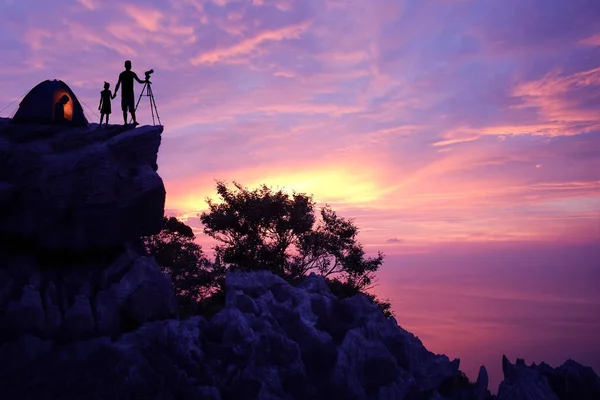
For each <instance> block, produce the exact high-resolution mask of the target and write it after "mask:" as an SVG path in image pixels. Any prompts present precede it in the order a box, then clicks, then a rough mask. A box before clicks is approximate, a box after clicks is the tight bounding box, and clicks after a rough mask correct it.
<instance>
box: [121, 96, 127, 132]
mask: <svg viewBox="0 0 600 400" xmlns="http://www.w3.org/2000/svg"><path fill="white" fill-rule="evenodd" d="M121 110H123V125H127V98H126V97H125V96H122V97H121Z"/></svg>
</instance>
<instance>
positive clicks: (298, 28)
mask: <svg viewBox="0 0 600 400" xmlns="http://www.w3.org/2000/svg"><path fill="white" fill-rule="evenodd" d="M309 25H310V23H309V22H302V23H299V24H296V25H291V26H286V27H283V28H279V29H274V30H270V31H265V32H262V33H260V34H258V35H256V36H254V37H251V38H247V39H244V40H242V41H240V42H238V43H236V44H234V45H232V46H228V47H224V48H218V49H214V50H210V51H206V52H203V53H201V54H200V55H198V56H196V57H194V58H192V59H191V60H190V62H191V63H192V64H193V65H200V64H205V63H216V62H219V61H221V60H224V59H228V58H231V57H234V56H239V55H245V54H248V53H250V52H251V51H253V50H255V49H256V48H257V47H258V46H260V45H261V44H263V43H265V42H269V41H282V40H285V39H293V38H298V37H299V36H300V35H301V34H302V33H303V32H304V31H306V29H307V28H308V27H309Z"/></svg>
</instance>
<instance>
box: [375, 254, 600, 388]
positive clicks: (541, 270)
mask: <svg viewBox="0 0 600 400" xmlns="http://www.w3.org/2000/svg"><path fill="white" fill-rule="evenodd" d="M378 283H379V286H377V287H376V288H375V290H374V291H375V292H376V293H378V294H380V295H381V296H382V297H384V298H385V297H387V298H389V299H390V300H391V301H392V304H393V309H394V312H395V314H396V319H397V320H398V323H399V324H400V325H401V326H402V327H403V328H405V329H407V330H409V331H410V332H412V333H413V334H415V335H417V336H418V337H419V338H420V339H421V340H422V341H423V343H424V344H425V346H426V347H427V348H428V349H429V350H431V351H433V352H435V353H444V354H446V355H448V356H449V357H450V358H451V359H452V358H455V357H456V358H460V360H461V369H462V370H463V371H464V372H466V373H467V375H468V376H469V378H471V379H472V380H474V379H476V377H477V372H478V370H479V366H480V365H482V364H483V365H485V366H486V368H487V369H488V372H489V374H490V390H491V391H492V392H493V393H495V392H497V388H498V384H499V383H500V381H501V380H502V365H501V360H502V354H506V356H507V357H508V358H509V359H510V360H511V361H512V362H513V363H514V361H515V358H517V357H520V358H524V359H525V361H526V362H527V363H528V364H529V363H531V362H538V363H539V362H541V361H546V362H547V363H548V364H550V365H551V366H553V367H556V366H559V365H560V364H562V363H563V362H564V361H566V360H567V359H568V358H572V359H574V360H576V361H578V362H580V363H582V364H586V365H589V366H591V367H592V368H594V370H595V371H596V373H600V287H599V286H600V244H593V245H587V246H547V248H544V247H541V246H537V248H530V249H520V248H519V247H517V246H512V247H509V248H504V249H501V248H496V249H484V248H480V249H476V250H473V248H471V249H469V250H466V249H463V251H459V250H456V249H455V250H453V251H448V250H446V251H444V250H438V251H436V252H435V253H430V254H408V255H394V256H387V257H386V261H385V265H384V267H383V268H382V271H381V273H380V274H379V282H378Z"/></svg>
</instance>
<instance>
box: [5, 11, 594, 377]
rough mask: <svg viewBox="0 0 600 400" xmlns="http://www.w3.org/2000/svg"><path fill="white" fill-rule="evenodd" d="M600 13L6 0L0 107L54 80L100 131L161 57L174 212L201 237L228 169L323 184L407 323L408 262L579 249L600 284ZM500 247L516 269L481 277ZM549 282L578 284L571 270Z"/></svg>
mask: <svg viewBox="0 0 600 400" xmlns="http://www.w3.org/2000/svg"><path fill="white" fill-rule="evenodd" d="M598 21H600V2H598V1H596V0H562V1H559V0H485V1H484V0H427V1H424V0H301V1H300V0H204V1H201V0H170V1H169V0H155V1H141V0H124V1H122V0H119V1H116V0H115V1H113V0H103V1H100V0H70V1H67V0H53V1H51V2H50V1H46V0H37V1H36V0H19V1H17V0H3V1H1V2H0V48H1V49H2V58H1V61H0V85H1V87H2V90H1V91H0V109H2V108H4V106H5V105H8V106H9V107H8V108H6V109H5V110H4V111H2V112H0V115H2V116H8V115H10V113H11V112H14V110H15V109H16V107H17V104H18V102H17V103H14V104H12V105H10V104H11V102H13V101H14V100H15V99H18V98H19V97H20V96H22V95H24V94H25V93H27V91H28V90H29V89H30V88H32V87H33V86H35V85H36V84H37V83H39V82H41V81H43V80H45V79H62V80H64V81H65V82H66V83H67V84H68V85H69V86H70V87H71V88H72V89H73V91H74V92H75V94H76V95H77V96H78V98H79V99H80V101H83V103H84V104H85V105H84V108H85V109H86V111H87V113H88V115H89V117H90V119H91V120H94V121H95V122H97V120H98V119H99V118H98V117H97V115H98V111H97V108H98V102H99V96H100V94H99V92H100V91H101V90H102V85H103V82H104V81H109V82H110V83H111V89H114V86H115V84H116V81H117V77H118V74H119V72H121V71H122V70H123V62H124V61H125V60H126V59H130V60H131V61H132V63H133V70H134V71H136V72H137V73H138V75H140V76H143V72H144V71H145V70H148V69H150V68H153V69H154V70H155V73H154V75H153V76H152V82H153V85H152V88H153V92H154V95H155V100H156V104H157V107H158V111H159V115H160V118H161V122H162V124H163V125H164V126H165V131H164V133H163V142H162V145H161V149H160V154H159V173H160V175H161V176H162V178H163V180H164V182H165V186H166V189H167V203H166V208H167V212H168V213H169V214H170V215H174V216H178V217H180V218H183V219H184V220H186V222H187V223H189V224H190V225H191V226H193V227H194V228H195V229H196V231H197V232H199V233H200V232H201V228H202V227H201V224H200V222H199V220H198V218H197V214H198V213H199V212H202V211H203V210H205V209H206V203H205V199H206V197H207V196H209V197H214V196H215V192H214V188H215V180H217V179H218V180H224V181H228V182H231V181H233V180H235V181H238V182H240V183H242V184H244V185H246V186H248V187H255V186H256V185H258V184H261V183H266V184H267V185H270V186H272V187H274V188H276V187H283V188H285V189H287V190H296V191H300V192H305V193H308V194H312V195H314V198H315V200H316V201H317V202H319V204H323V203H328V204H330V205H331V206H332V207H333V208H334V210H336V211H337V212H338V213H339V214H340V215H342V216H344V217H348V218H353V219H354V220H355V223H356V225H357V226H358V227H359V228H360V232H361V233H360V236H359V239H360V241H361V243H363V244H364V245H365V249H366V250H367V251H368V252H371V253H374V252H376V251H377V250H381V251H383V252H384V253H385V254H386V255H387V256H388V261H387V262H386V263H385V265H384V267H383V268H382V274H383V276H385V277H386V279H385V280H383V282H381V286H380V288H379V289H377V290H380V291H381V293H391V295H392V297H394V296H396V298H397V302H396V303H395V307H396V309H397V314H399V315H401V313H400V310H399V307H400V306H399V305H398V304H400V303H401V302H402V301H404V300H402V297H401V296H400V295H399V294H398V290H400V288H401V287H405V286H406V285H404V284H401V282H403V281H397V280H396V279H395V278H394V277H396V278H398V277H406V274H407V273H408V272H407V271H408V270H410V268H409V269H406V268H404V269H403V265H404V264H403V260H413V261H412V262H413V264H414V265H418V266H419V268H421V269H419V271H430V272H429V273H428V275H426V276H428V277H433V276H435V275H436V274H441V271H444V273H450V275H451V276H454V277H456V275H452V274H453V273H457V274H458V273H459V271H463V272H462V273H467V272H468V273H470V274H471V276H472V277H473V276H480V273H481V271H482V270H486V271H488V277H489V276H495V275H494V274H493V273H492V272H490V271H495V272H497V273H500V272H501V271H504V270H505V269H506V270H507V271H512V272H511V273H510V274H509V275H506V273H504V272H503V273H502V274H503V275H502V276H509V277H510V278H507V279H508V280H507V281H505V286H502V287H503V288H505V287H506V288H510V284H511V283H513V284H518V283H519V280H520V279H525V282H530V280H527V279H526V278H522V277H520V276H519V273H520V272H519V270H515V269H514V268H512V265H517V264H518V265H522V269H525V270H530V269H531V270H536V269H535V268H537V267H536V266H538V264H540V263H542V264H543V263H546V264H543V265H549V264H548V263H550V262H551V260H552V258H551V257H550V258H548V254H553V253H552V252H553V251H556V248H557V247H560V249H563V250H561V251H563V253H561V254H563V261H564V262H563V264H561V265H563V266H562V267H560V268H563V269H565V270H568V269H569V268H571V267H572V266H571V265H570V264H569V262H568V261H567V260H568V259H569V255H570V256H571V257H576V256H578V257H579V258H578V260H579V261H578V266H579V267H578V268H580V270H581V271H585V273H584V275H578V276H585V277H586V278H587V279H590V280H592V281H593V280H594V279H596V281H600V256H599V254H598V253H597V252H588V253H586V254H589V256H588V257H584V258H581V257H580V255H581V248H582V246H583V248H586V249H587V248H589V247H590V246H592V247H593V246H594V245H598V244H599V243H600V24H599V23H598ZM140 90H141V85H140V86H137V87H136V96H137V95H138V94H139V92H140ZM142 100H143V101H142V102H141V103H140V110H139V112H138V115H139V116H138V119H139V120H140V122H141V123H142V124H144V123H150V122H151V116H150V107H149V104H148V102H147V99H142ZM115 111H116V112H115ZM118 111H119V104H118V99H117V100H115V104H113V114H112V115H111V122H112V123H122V117H121V116H120V113H119V112H118ZM198 240H199V241H200V242H201V243H203V244H205V245H206V246H207V247H208V246H210V244H211V242H210V241H209V240H207V239H206V238H205V237H204V236H203V235H201V234H200V235H199V239H198ZM532 249H535V251H533V250H532ZM531 251H533V253H531ZM524 252H525V253H527V252H529V253H527V254H529V256H523V257H524V258H519V257H517V256H518V255H523V254H525V253H524ZM439 254H453V256H452V257H454V258H452V257H451V256H445V257H441V256H439ZM481 254H487V256H485V257H484V256H481ZM498 254H507V255H509V256H510V255H513V256H514V257H513V258H515V257H516V258H515V259H517V260H518V262H517V261H514V260H513V261H510V262H507V263H508V264H511V265H504V264H502V263H498V262H495V263H492V264H493V265H495V267H494V269H492V270H490V269H489V268H488V269H486V268H485V265H487V263H486V262H485V261H482V260H490V259H491V258H493V259H494V260H496V259H497V258H498V257H497V255H498ZM531 254H535V256H534V255H531ZM565 254H566V255H565ZM459 255H460V257H459ZM403 257H404V258H403ZM415 257H416V258H415ZM456 257H459V258H456ZM461 257H462V258H461ZM450 259H452V260H453V262H454V264H452V263H450V262H449V261H448V262H445V260H450ZM475 261H477V262H475ZM534 264H535V266H534ZM467 266H469V267H467ZM415 268H417V267H415ZM490 268H491V267H490ZM556 268H559V267H556ZM560 268H559V270H560ZM431 271H435V273H433V272H431ZM465 271H466V272H465ZM469 271H470V272H469ZM553 271H554V270H553ZM423 274H424V272H423ZM409 275H410V274H409ZM422 276H425V275H422ZM398 279H399V278H398ZM407 279H408V278H407ZM540 279H546V280H547V281H548V282H549V284H550V287H554V286H552V285H551V283H552V282H553V283H561V284H563V285H565V286H566V287H567V288H570V289H573V290H571V291H569V290H567V291H563V292H561V293H562V294H560V295H559V294H557V293H555V294H554V296H555V297H553V298H554V299H555V300H556V299H563V300H564V301H565V302H567V303H568V302H569V301H571V297H572V295H573V293H576V291H574V290H575V288H576V287H577V284H576V280H574V278H573V279H569V275H568V274H567V275H565V274H562V273H558V275H557V274H551V273H549V274H546V275H544V274H542V275H541V276H537V275H536V278H535V280H537V281H539V280H540ZM578 279H579V278H578ZM535 280H534V279H533V278H531V282H534V281H535ZM421 281H423V282H425V281H424V280H423V279H421ZM394 282H396V283H394ZM486 282H487V283H482V285H484V286H485V288H486V289H485V291H486V292H493V291H494V288H493V287H492V286H493V285H498V282H494V281H489V280H488V281H486ZM503 282H504V281H503ZM577 282H578V281H577ZM423 284H428V283H427V282H425V283H423ZM429 284H431V282H430V283H429ZM455 284H456V285H459V283H455ZM486 285H487V286H486ZM419 287H420V286H419ZM498 287H499V286H498ZM498 287H496V289H497V288H498ZM488 289H489V290H488ZM503 290H504V289H503ZM507 290H508V289H507ZM521 290H522V292H527V290H526V288H521ZM506 293H514V290H513V291H510V290H509V291H507V292H506ZM548 296H550V297H552V296H553V294H549V295H548ZM421 297H423V296H421ZM421 297H419V298H421ZM488 297H489V296H488ZM598 297H599V296H598V295H596V296H595V297H594V296H592V297H590V298H589V299H588V300H587V301H591V302H592V303H593V304H595V305H596V306H597V305H598V304H600V299H599V298H598ZM438 300H439V301H443V299H442V298H441V297H440V298H439V299H438ZM548 301H550V300H548ZM417 303H418V304H413V306H414V307H421V308H420V310H421V311H419V312H420V313H421V314H422V315H424V316H425V318H433V315H434V314H432V312H433V311H432V308H431V307H433V306H431V307H429V308H428V307H427V306H426V305H425V303H424V302H417ZM567 303H561V304H563V305H564V304H567ZM402 304H404V303H402ZM545 304H549V303H545ZM596 306H594V307H596ZM490 307H491V308H490V309H487V310H486V311H485V313H487V314H490V313H492V312H495V311H494V310H495V308H494V307H501V305H498V304H495V305H493V306H492V305H490ZM502 307H505V309H509V308H510V307H509V306H507V305H503V306H502ZM506 307H509V308H506ZM592 310H595V312H597V311H598V309H597V308H593V309H592ZM538 311H539V310H538V309H532V310H531V315H537V314H536V313H537V312H538ZM482 312H483V311H482ZM590 312H593V311H590ZM427 315H429V317H427ZM588 317H589V318H588V319H589V321H598V320H599V319H600V315H598V314H593V315H592V314H589V315H588ZM457 318H459V317H457ZM547 318H550V316H548V317H547ZM398 319H399V323H400V324H401V325H402V318H401V316H399V317H398ZM463 322H464V323H468V321H463ZM425 326H429V327H430V326H431V325H427V324H425V325H418V324H417V325H414V327H415V329H425V328H424V327H425ZM438 328H439V329H441V328H440V327H439V326H438ZM436 329H437V328H436ZM474 329H475V328H474ZM540 329H541V328H540ZM594 329H596V330H595V332H596V333H597V334H598V336H600V329H599V328H598V327H597V326H596V328H594ZM424 333H425V332H424ZM515 340H516V339H515ZM425 344H426V345H427V343H425ZM563 344H564V343H563ZM432 345H433V346H434V347H436V350H438V351H449V350H444V349H445V348H446V349H447V348H448V346H451V345H450V344H447V345H446V347H445V348H444V345H443V344H442V342H432ZM595 346H597V347H595V351H596V353H595V354H596V355H598V349H600V343H598V341H596V342H595ZM592 361H593V360H592ZM596 361H597V364H595V365H596V368H600V360H598V357H596ZM498 362H500V361H499V360H498Z"/></svg>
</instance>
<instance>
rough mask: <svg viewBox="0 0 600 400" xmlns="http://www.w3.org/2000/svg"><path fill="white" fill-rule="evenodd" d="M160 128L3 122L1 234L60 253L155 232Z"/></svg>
mask: <svg viewBox="0 0 600 400" xmlns="http://www.w3.org/2000/svg"><path fill="white" fill-rule="evenodd" d="M162 130H163V128H162V127H161V126H144V127H138V128H136V129H129V130H124V129H123V128H122V127H120V126H116V127H110V128H108V129H99V130H95V129H88V128H70V129H65V128H64V127H53V126H35V125H12V124H6V123H3V124H0V171H1V172H0V233H1V234H2V235H3V236H5V237H11V238H13V239H14V238H17V237H18V238H19V239H22V240H26V241H27V242H29V243H32V244H33V245H35V246H36V247H41V248H45V249H52V250H54V251H58V250H77V251H83V250H88V249H94V248H103V247H110V246H115V245H120V244H122V243H125V242H127V241H130V240H133V239H136V238H138V237H140V236H142V235H148V234H154V233H157V232H158V231H159V230H160V229H161V226H162V217H163V212H164V202H165V188H164V185H163V182H162V179H161V178H160V176H158V174H157V173H156V170H157V165H156V159H157V154H158V148H159V146H160V141H161V138H160V135H161V133H162ZM42 132H43V134H40V133H42Z"/></svg>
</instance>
